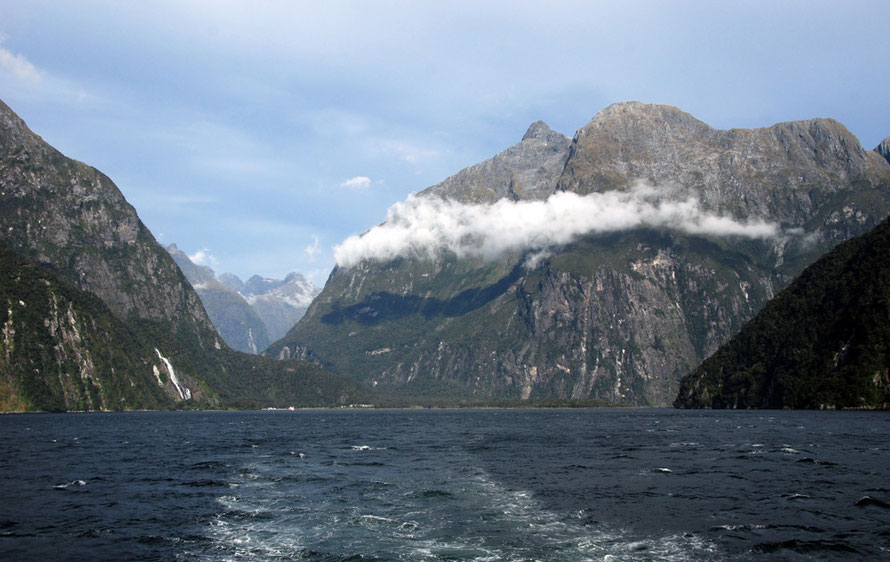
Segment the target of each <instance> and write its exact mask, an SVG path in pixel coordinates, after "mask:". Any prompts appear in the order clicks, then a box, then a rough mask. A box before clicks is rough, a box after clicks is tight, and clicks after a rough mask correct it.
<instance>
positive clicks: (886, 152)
mask: <svg viewBox="0 0 890 562" xmlns="http://www.w3.org/2000/svg"><path fill="white" fill-rule="evenodd" d="M874 151H875V152H877V153H878V155H879V156H882V157H883V158H884V160H886V161H887V163H888V164H890V137H887V138H886V139H884V140H882V141H881V144H879V145H878V146H876V147H875V150H874Z"/></svg>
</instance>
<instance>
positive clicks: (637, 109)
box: [582, 101, 711, 132]
mask: <svg viewBox="0 0 890 562" xmlns="http://www.w3.org/2000/svg"><path fill="white" fill-rule="evenodd" d="M640 123H652V124H653V125H655V124H657V126H658V127H664V126H666V125H667V126H671V127H672V128H682V129H687V130H694V131H697V132H704V131H707V130H710V129H711V127H710V126H709V125H708V124H706V123H704V122H703V121H699V120H698V119H696V118H695V117H693V116H692V115H690V114H688V113H686V112H685V111H683V110H681V109H678V108H676V107H674V106H672V105H657V104H650V103H643V102H639V101H625V102H619V103H613V104H612V105H610V106H608V107H607V108H605V109H603V110H602V111H600V112H599V113H597V114H596V115H595V116H594V117H593V119H591V121H590V122H589V123H588V124H587V125H586V126H585V127H584V128H582V130H584V129H588V128H590V127H604V126H606V127H615V126H618V127H619V128H625V129H626V128H627V127H637V126H639V125H638V124H640Z"/></svg>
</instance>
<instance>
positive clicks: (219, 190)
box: [0, 0, 890, 284]
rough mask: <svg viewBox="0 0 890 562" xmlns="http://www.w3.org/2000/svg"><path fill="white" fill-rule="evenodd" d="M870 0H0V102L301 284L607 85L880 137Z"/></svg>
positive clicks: (141, 203) (59, 144) (163, 210)
mask: <svg viewBox="0 0 890 562" xmlns="http://www.w3.org/2000/svg"><path fill="white" fill-rule="evenodd" d="M888 30H890V10H888V9H887V8H886V4H885V2H884V1H858V2H857V1H845V2H837V1H833V2H823V1H807V2H799V1H785V2H776V1H775V0H772V1H769V2H760V1H747V2H683V1H675V2H621V3H618V2H594V1H585V2H558V1H557V2H552V1H551V2H547V3H546V4H545V3H543V2H516V1H512V2H479V1H476V2H464V1H449V2H386V1H383V2H358V1H354V2H337V1H329V2H324V3H322V2H285V1H271V0H270V1H256V2H247V1H244V2H234V1H189V2H175V1H170V2H163V1H160V2H152V1H145V2H136V1H128V2H123V1H118V2H113V1H91V0H79V1H78V2H57V1H40V0H28V1H27V2H22V1H17V0H0V99H3V100H4V101H5V102H6V103H7V104H9V105H10V106H11V107H12V108H13V110H14V111H16V112H17V113H18V114H19V115H20V116H21V117H22V118H24V119H25V121H26V122H27V123H28V124H29V126H30V127H31V128H32V129H33V130H34V131H35V132H36V133H38V134H39V135H41V136H42V137H43V138H44V139H46V140H47V141H48V142H50V143H51V144H53V145H54V146H55V147H56V148H58V149H60V150H61V151H62V152H64V153H65V154H66V155H68V156H71V157H73V158H76V159H78V160H82V161H84V162H86V163H88V164H91V165H93V166H95V167H97V168H99V169H100V170H102V171H103V172H105V173H106V174H108V175H109V176H110V177H111V178H112V179H113V180H114V181H115V183H116V184H117V185H118V187H119V188H120V189H121V191H123V193H124V195H125V196H126V197H127V199H128V200H129V201H130V202H131V203H132V204H133V205H134V206H135V207H136V209H137V211H138V212H139V215H140V217H141V218H142V220H143V221H144V222H145V223H146V224H147V225H148V227H149V228H150V229H151V230H152V232H154V234H155V236H156V237H157V238H158V239H159V241H161V242H162V243H165V244H166V243H170V242H175V243H177V244H178V245H179V247H180V248H182V249H183V250H184V251H186V252H187V253H189V254H193V255H195V254H199V252H200V256H201V257H202V258H203V260H204V262H205V263H207V264H208V265H211V266H212V267H214V269H216V271H217V272H218V273H221V272H224V271H229V272H233V273H236V274H237V275H239V276H241V277H242V278H246V277H248V276H250V275H252V274H254V273H259V274H261V275H265V276H275V277H283V276H284V275H285V274H286V273H287V272H289V271H300V272H303V273H304V274H307V275H309V276H310V278H312V279H313V280H314V281H315V282H316V283H319V284H320V283H323V282H324V280H325V279H326V277H327V275H328V273H329V271H330V268H331V267H332V265H333V263H334V262H333V252H332V248H333V246H334V245H336V244H339V243H341V242H342V241H343V240H344V239H346V238H347V237H348V236H350V235H353V234H358V233H361V232H363V231H365V230H367V229H369V228H371V227H373V226H374V225H376V224H378V223H379V222H380V221H381V220H382V219H383V218H384V217H385V214H386V210H387V209H388V208H389V207H390V206H391V205H392V204H394V203H396V202H398V201H401V200H404V199H405V198H406V196H407V195H408V194H410V193H413V192H417V191H420V190H421V189H424V188H425V187H427V186H429V185H432V184H435V183H437V182H439V181H441V180H442V179H444V178H445V177H447V176H449V175H451V174H453V173H455V172H457V171H458V170H460V169H461V168H463V167H465V166H468V165H470V164H473V163H475V162H478V161H481V160H484V159H486V158H489V157H491V156H493V155H494V154H496V153H497V152H499V151H501V150H503V149H504V148H507V147H508V146H510V145H512V144H515V143H516V142H518V141H519V139H520V138H521V137H522V135H523V133H524V132H525V130H526V128H527V127H528V125H529V124H530V123H532V122H533V121H536V120H538V119H543V120H544V121H546V122H547V123H548V124H549V125H550V126H551V127H552V128H554V129H556V130H558V131H560V132H563V133H565V134H567V135H570V136H571V135H572V134H574V132H575V130H577V129H578V128H580V127H581V126H583V125H584V124H585V123H586V122H587V121H589V120H590V118H591V117H593V115H595V114H596V113H597V112H598V111H599V110H601V109H602V108H604V107H606V106H607V105H609V104H611V103H614V102H618V101H625V100H641V101H645V102H650V103H665V104H671V105H675V106H677V107H680V108H681V109H683V110H685V111H687V112H689V113H691V114H692V115H694V116H696V117H698V118H699V119H702V120H703V121H705V122H707V123H709V124H710V125H712V126H715V127H718V128H732V127H760V126H769V125H771V124H773V123H776V122H779V121H788V120H794V119H807V118H811V117H833V118H835V119H838V120H839V121H841V122H842V123H844V124H845V125H846V126H847V127H848V128H849V129H850V130H851V131H852V132H853V133H854V134H855V135H857V136H858V137H859V139H860V141H862V143H863V145H864V146H865V147H866V148H869V149H870V148H873V147H874V146H875V145H877V144H878V142H880V140H881V139H882V138H884V137H886V136H888V135H890V107H888V103H887V94H888V92H890V72H888V70H887V59H886V57H887V53H890V32H888Z"/></svg>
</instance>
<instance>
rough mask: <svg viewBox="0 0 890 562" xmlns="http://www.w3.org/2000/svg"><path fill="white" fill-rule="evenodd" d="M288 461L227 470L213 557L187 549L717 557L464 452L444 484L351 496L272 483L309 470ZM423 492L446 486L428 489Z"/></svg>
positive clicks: (243, 553) (221, 555)
mask: <svg viewBox="0 0 890 562" xmlns="http://www.w3.org/2000/svg"><path fill="white" fill-rule="evenodd" d="M286 458H287V459H293V461H289V462H292V463H293V464H290V465H287V464H286V465H284V466H282V465H281V464H272V465H270V464H264V463H252V464H249V465H247V466H245V467H244V468H243V469H242V470H240V471H238V472H237V473H235V474H233V479H232V480H233V481H232V482H231V484H232V486H233V487H236V490H237V491H236V492H235V493H229V494H228V495H223V496H220V497H219V498H218V499H217V502H218V503H219V505H220V508H221V510H220V513H218V514H217V515H216V516H215V517H214V518H213V520H212V522H211V523H210V524H209V526H208V528H207V535H208V537H209V538H210V539H211V540H212V542H213V544H214V547H213V549H212V550H211V552H212V553H213V554H210V555H208V554H207V553H206V552H204V553H188V556H189V557H190V558H204V559H206V558H213V559H226V560H248V559H301V558H306V557H309V558H312V557H313V556H315V557H320V558H325V557H329V558H331V559H341V558H348V557H350V556H358V555H364V556H371V557H374V558H380V559H397V560H420V561H426V560H442V559H448V560H475V561H496V560H497V561H519V560H535V559H537V560H613V561H625V560H676V561H682V560H702V559H704V560H707V559H719V556H718V553H717V552H716V549H715V548H714V546H713V545H711V544H709V543H708V542H707V541H705V540H703V539H702V538H700V537H698V536H695V535H692V534H684V535H669V536H664V537H641V536H634V535H633V534H632V533H631V532H630V531H628V530H625V529H621V528H612V527H609V526H606V525H599V524H597V525H588V524H585V523H584V522H583V521H584V519H585V514H586V513H589V510H583V511H582V512H577V513H566V514H562V513H558V512H554V511H552V510H550V509H547V507H546V506H545V505H544V504H543V503H542V502H541V501H540V500H538V499H537V498H536V497H535V495H534V494H533V493H532V492H531V491H529V490H525V489H516V488H510V487H508V486H505V485H503V484H501V483H499V482H498V481H497V480H496V479H495V478H493V477H491V476H490V475H489V474H488V473H487V472H485V471H484V470H482V469H480V468H475V467H474V463H473V459H472V458H468V457H465V458H463V459H459V460H457V461H456V462H455V463H454V464H453V465H452V468H447V467H443V473H441V474H437V475H435V476H433V478H434V479H436V480H440V481H432V482H431V481H427V480H425V479H423V478H418V479H416V480H406V481H398V483H394V484H386V486H385V487H384V488H379V489H375V488H374V486H373V484H374V482H376V480H375V481H374V482H371V481H370V480H363V481H356V482H357V483H358V484H357V485H358V486H359V487H358V489H359V490H360V491H359V492H356V493H355V495H353V493H352V492H349V493H347V492H344V491H342V490H338V489H336V488H332V489H331V491H330V492H328V493H325V494H322V495H318V494H317V491H316V492H315V494H316V495H314V496H310V497H301V496H300V495H299V494H300V488H299V487H296V488H294V487H287V486H281V485H276V481H275V477H278V476H281V474H282V472H287V473H293V472H299V471H300V470H305V467H308V466H309V465H308V464H307V461H300V460H298V459H297V458H296V457H295V456H291V455H287V457H286ZM316 468H319V469H324V470H330V469H332V467H331V466H330V465H327V466H324V467H322V466H319V467H316ZM333 470H339V469H337V468H333ZM334 481H336V478H335V480H334ZM429 489H442V490H445V491H446V492H445V493H444V494H443V495H442V496H429V495H425V494H424V492H425V491H427V490H429ZM431 497H432V498H434V499H432V500H431V499H430V498H431ZM437 502H442V503H441V504H439V503H437Z"/></svg>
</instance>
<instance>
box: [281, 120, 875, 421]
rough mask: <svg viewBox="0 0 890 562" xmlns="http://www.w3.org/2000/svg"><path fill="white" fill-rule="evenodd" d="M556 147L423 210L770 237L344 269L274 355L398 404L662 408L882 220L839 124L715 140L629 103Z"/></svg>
mask: <svg viewBox="0 0 890 562" xmlns="http://www.w3.org/2000/svg"><path fill="white" fill-rule="evenodd" d="M541 133H543V134H544V136H545V137H548V140H546V141H542V140H541V138H540V137H541ZM554 135H555V134H552V131H549V129H547V128H546V126H542V124H535V125H533V126H532V127H531V128H530V130H529V133H528V134H527V135H526V137H525V138H524V140H522V141H521V142H520V143H519V144H518V145H516V146H515V147H512V148H510V149H507V150H506V151H504V152H502V153H501V154H499V155H498V156H496V157H495V158H493V159H492V160H489V161H486V162H483V163H481V164H477V165H475V166H471V167H470V168H468V169H466V170H463V171H461V172H459V173H458V174H457V175H455V176H453V177H452V178H449V179H447V180H445V181H444V182H442V183H441V184H439V185H437V186H433V187H431V188H429V189H428V190H426V191H424V192H423V193H421V194H420V197H432V196H440V197H442V196H444V197H447V198H450V199H453V200H460V201H464V202H470V203H489V202H491V201H493V200H496V199H499V198H501V199H503V198H506V199H513V200H520V201H521V200H528V199H533V200H542V199H546V197H547V196H548V195H550V194H552V193H559V192H564V191H565V192H573V193H578V194H581V195H585V194H591V193H607V192H614V191H618V192H624V193H626V192H629V191H630V190H632V189H634V187H635V186H637V185H638V184H639V183H640V182H645V183H646V184H647V185H649V186H650V187H651V189H652V190H654V191H655V192H656V193H657V194H663V195H664V197H666V198H668V197H675V198H676V197H680V198H684V197H694V198H695V199H696V200H697V201H699V202H700V204H701V206H702V208H703V209H704V210H706V211H708V212H711V213H713V214H715V215H719V216H722V217H729V218H732V219H734V220H736V221H754V220H760V221H768V222H769V223H770V224H772V225H775V227H776V229H777V232H776V234H775V235H773V236H770V237H766V238H760V239H751V238H745V237H740V236H734V235H732V234H725V235H721V234H708V233H690V232H688V231H687V232H683V231H679V230H676V229H672V228H670V227H669V226H649V227H645V228H642V227H635V228H626V229H617V230H614V231H604V232H600V233H598V234H588V235H586V236H583V237H581V238H580V239H577V240H575V241H573V242H570V243H567V244H564V245H561V246H555V247H551V248H548V253H546V254H544V255H541V254H540V253H538V252H531V251H516V252H513V253H512V254H507V255H502V256H501V257H500V258H497V259H494V260H487V261H486V260H483V259H476V258H473V257H465V258H463V259H458V258H456V256H455V255H454V254H449V253H448V252H444V253H442V254H440V255H438V257H433V258H424V257H416V256H415V257H412V256H406V257H399V258H396V259H395V260H392V261H388V262H379V261H375V260H366V261H364V262H362V263H359V264H358V265H355V266H353V267H341V268H336V269H335V270H334V272H333V273H332V274H331V276H330V278H329V280H328V282H327V284H326V286H325V288H324V289H323V291H322V293H321V294H320V295H319V297H318V298H317V299H316V300H315V302H314V303H313V305H312V306H311V307H310V309H309V311H308V312H307V314H306V316H305V317H304V318H303V320H301V321H300V323H299V324H298V325H297V326H296V327H295V328H294V329H293V330H291V332H289V333H288V335H287V336H286V337H285V338H283V339H282V340H281V341H279V342H277V343H275V344H273V345H272V346H270V348H269V350H268V352H267V353H269V354H271V355H273V356H277V357H282V358H285V357H295V356H296V357H303V358H308V359H312V360H314V361H317V362H319V363H320V364H322V365H324V366H326V367H328V368H330V369H332V370H334V371H335V372H340V373H344V374H348V375H350V376H352V377H354V378H356V379H358V380H362V381H366V382H368V383H370V384H373V385H376V386H377V387H378V388H385V389H387V390H392V391H395V392H401V393H406V394H425V395H450V396H480V397H481V396H485V397H492V396H497V397H541V396H556V397H564V398H569V397H573V398H580V397H588V398H596V399H602V400H608V401H612V402H622V403H628V404H649V405H666V404H669V403H670V402H671V401H673V399H674V397H675V396H676V391H677V389H678V383H679V379H680V377H681V376H682V375H683V374H685V373H687V372H688V371H689V370H690V369H692V368H693V367H694V366H696V365H697V364H698V363H699V362H700V361H701V360H703V359H704V358H705V357H707V356H708V355H710V354H711V353H712V352H713V351H714V350H715V349H717V347H718V346H719V345H720V344H722V343H723V342H725V341H726V340H727V339H728V338H729V337H730V336H731V335H732V334H734V333H735V332H736V331H737V330H738V329H739V328H740V327H741V325H742V324H743V323H744V321H745V320H747V319H749V318H751V317H752V316H753V315H754V313H755V312H756V311H757V310H759V309H760V307H762V306H763V305H764V304H765V303H766V302H767V300H768V299H769V298H771V297H772V296H773V295H774V294H775V293H776V292H777V291H779V290H780V289H781V288H783V287H785V286H786V285H787V284H788V283H789V282H790V280H791V279H792V278H793V277H794V276H795V275H796V274H798V273H799V272H800V271H801V270H802V269H803V267H804V266H805V265H806V264H808V263H811V262H812V261H813V260H815V259H816V258H817V257H819V256H820V255H821V254H822V253H824V252H825V251H827V250H828V249H830V248H831V247H833V246H834V245H835V244H836V243H838V242H840V241H842V240H844V239H846V238H849V237H850V236H854V235H857V234H860V233H862V232H864V231H865V230H867V229H869V228H871V227H873V226H874V225H876V224H877V223H878V222H879V221H880V220H881V219H883V218H884V217H885V216H886V215H887V213H888V211H890V166H888V165H887V162H886V161H885V160H883V159H882V158H881V157H880V156H879V155H878V154H877V153H876V152H874V151H866V150H863V149H862V147H861V146H860V144H859V142H858V141H857V140H856V138H855V137H854V136H853V135H852V134H850V133H849V131H847V130H846V129H845V128H844V127H843V126H842V125H840V124H839V123H837V122H835V121H832V120H825V119H814V120H810V121H804V122H793V123H780V124H778V125H774V126H772V127H769V128H765V129H753V130H729V131H721V130H716V129H713V128H711V127H709V126H708V125H706V124H704V123H702V122H701V121H698V120H696V119H694V118H693V117H691V116H689V115H688V114H686V113H684V112H682V111H680V110H678V109H676V108H672V107H666V106H651V105H645V104H640V103H636V102H632V103H625V104H617V105H614V106H611V107H609V108H607V109H605V110H603V111H602V112H600V113H599V114H597V116H596V117H594V119H593V120H592V121H591V122H590V123H588V124H587V125H586V126H585V127H583V128H582V129H580V130H579V131H578V132H577V133H576V135H575V137H574V138H573V140H572V141H571V143H565V142H560V141H559V136H556V138H554ZM562 138H563V139H564V138H565V137H562ZM529 186H532V187H529ZM519 228H521V227H519Z"/></svg>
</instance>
